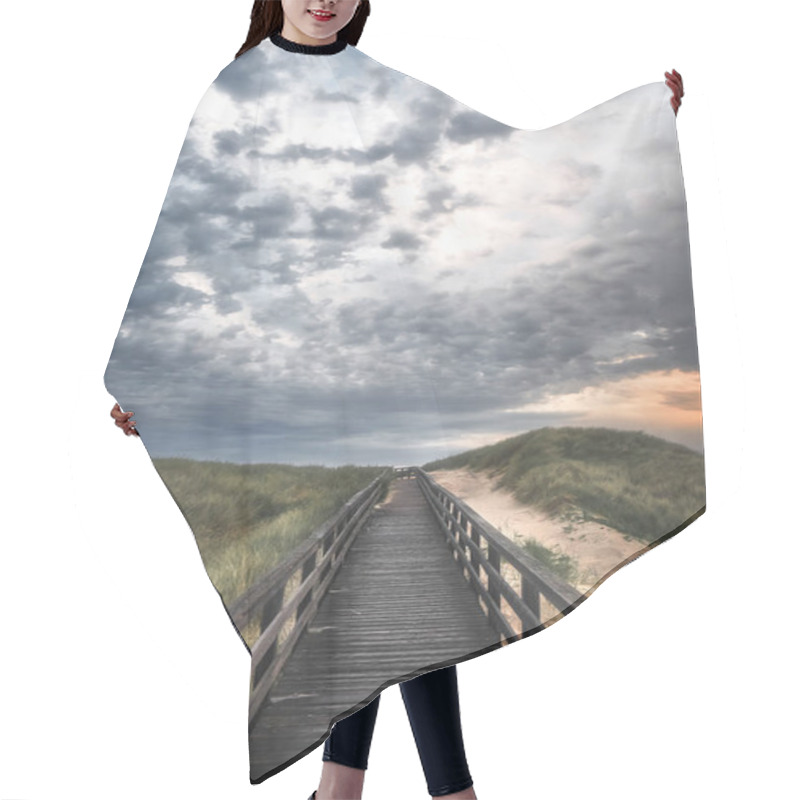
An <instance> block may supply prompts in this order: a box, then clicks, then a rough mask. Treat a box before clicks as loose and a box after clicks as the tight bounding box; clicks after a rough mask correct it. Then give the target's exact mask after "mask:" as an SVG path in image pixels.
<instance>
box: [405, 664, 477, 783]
mask: <svg viewBox="0 0 800 800" xmlns="http://www.w3.org/2000/svg"><path fill="white" fill-rule="evenodd" d="M400 691H401V692H402V695H403V701H404V702H405V704H406V711H407V712H408V719H409V722H410V723H411V730H412V731H413V732H414V740H415V741H416V743H417V750H418V752H419V757H420V761H421V762H422V769H423V771H424V773H425V779H426V781H427V784H428V792H429V793H430V795H431V796H432V797H438V796H439V795H443V794H450V793H451V792H459V791H461V790H463V789H467V788H469V787H470V786H472V783H473V781H472V776H471V775H470V771H469V766H468V765H467V756H466V753H465V752H464V739H463V735H462V730H461V709H460V706H459V702H458V677H457V675H456V667H455V664H454V665H452V666H450V667H445V668H444V669H437V670H434V671H433V672H426V673H425V674H424V675H420V676H418V677H416V678H412V679H411V680H410V681H404V682H403V683H401V684H400Z"/></svg>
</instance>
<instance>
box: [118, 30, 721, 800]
mask: <svg viewBox="0 0 800 800" xmlns="http://www.w3.org/2000/svg"><path fill="white" fill-rule="evenodd" d="M277 41H280V40H277ZM284 41H285V40H284ZM340 42H342V43H343V40H340ZM670 96H671V90H670V89H669V88H668V87H667V86H666V85H665V83H664V82H662V81H659V82H656V83H651V84H648V85H645V86H641V87H639V88H636V89H632V90H630V91H628V92H625V93H624V94H621V95H619V96H618V97H615V98H613V99H611V100H608V101H607V102H604V103H601V104H600V105H598V106H596V107H594V108H592V109H590V110H588V111H585V112H583V113H581V114H580V115H578V116H576V117H574V118H573V119H570V120H568V121H566V122H563V123H561V124H558V125H555V126H553V127H551V128H547V129H544V130H523V129H518V128H514V127H511V126H509V125H505V124H503V123H501V122H499V121H497V120H495V119H492V118H490V117H488V116H486V115H484V114H481V113H479V112H478V111H475V110H474V109H472V108H469V107H468V106H466V105H464V104H463V103H460V102H458V101H457V100H455V99H453V98H452V97H449V96H448V95H446V94H444V93H442V92H441V91H439V90H437V89H435V88H432V87H431V86H428V85H426V84H425V83H422V82H421V81H419V80H416V79H414V78H412V77H409V76H407V75H404V74H402V73H400V72H397V71H395V70H393V69H390V68H389V67H386V66H384V65H382V64H380V63H378V62H377V61H375V60H373V59H372V58H370V57H369V56H367V55H366V54H364V53H363V52H361V51H360V50H358V49H357V48H354V47H352V46H350V45H344V46H342V47H339V48H338V49H337V47H336V46H331V47H329V48H328V49H327V50H323V51H321V52H320V51H313V52H312V49H310V48H303V47H301V48H297V49H296V50H293V49H287V47H286V46H285V45H283V44H281V45H279V44H277V43H276V39H275V38H274V37H273V38H267V39H265V40H264V41H263V42H262V43H261V44H260V45H258V46H257V47H255V48H254V49H252V50H249V51H248V52H246V53H245V54H244V55H242V56H241V57H240V58H238V59H236V60H235V61H233V62H232V63H231V64H229V65H228V66H227V67H225V69H223V70H222V72H221V73H220V74H219V76H218V77H217V79H216V80H215V81H214V83H213V84H212V85H211V86H210V87H209V89H208V91H207V92H206V93H205V95H204V96H203V98H202V100H201V101H200V104H199V105H198V107H197V111H196V113H195V115H194V117H193V119H192V121H191V124H190V126H189V129H188V133H187V135H186V140H185V142H184V144H183V147H182V149H181V151H180V155H179V157H178V161H177V165H176V167H175V171H174V174H173V176H172V179H171V182H170V184H169V188H168V190H167V193H166V197H165V200H164V205H163V209H162V210H161V213H160V216H159V217H158V221H157V224H156V228H155V231H154V233H153V236H152V239H151V241H150V245H149V248H148V250H147V253H146V256H145V258H144V262H143V264H142V266H141V270H140V272H139V275H138V278H137V280H136V283H135V286H134V288H133V292H132V294H131V297H130V302H129V303H128V307H127V310H126V311H125V314H124V318H123V320H122V324H121V327H120V329H119V333H118V335H117V338H116V341H115V343H114V347H113V352H112V354H111V359H110V362H109V364H108V367H107V370H106V373H105V385H106V388H107V389H108V391H109V392H110V393H111V394H112V395H113V396H114V397H115V398H116V399H117V400H118V401H119V403H120V405H121V406H122V408H123V409H124V410H132V411H134V412H135V414H136V420H137V421H138V429H139V432H140V435H141V442H142V443H143V444H144V446H145V447H146V448H147V452H148V454H149V455H150V457H151V458H152V460H153V465H154V466H155V469H156V470H157V472H158V474H159V476H160V477H161V479H162V480H163V482H164V484H165V486H166V488H167V489H168V491H169V492H170V493H171V495H172V497H173V498H174V500H175V502H176V503H177V505H178V506H179V508H180V510H181V512H182V513H183V515H184V516H185V518H186V521H187V523H188V525H189V527H190V528H191V530H192V532H193V534H194V537H195V539H196V541H197V545H198V548H199V552H200V555H201V556H202V561H203V565H204V567H205V569H206V571H207V572H208V575H209V577H210V580H211V582H212V584H213V586H214V587H215V588H216V590H217V591H218V592H219V595H220V597H221V599H222V603H223V606H224V609H225V610H226V611H227V613H228V615H229V616H230V619H231V621H232V622H233V625H234V627H235V630H236V631H237V633H238V634H239V636H240V637H241V640H242V642H243V643H244V644H245V646H246V647H247V649H248V652H249V653H250V655H251V657H252V673H251V684H250V694H249V698H250V703H249V718H248V719H249V746H250V766H251V771H250V781H251V782H252V783H259V782H261V781H263V780H264V779H266V778H268V777H270V776H271V775H274V774H275V773H277V772H279V771H280V770H282V769H285V768H286V767H287V766H289V765H290V764H292V763H293V762H295V761H297V760H298V759H299V758H301V757H302V756H304V755H305V754H307V753H309V752H310V751H311V750H313V749H314V748H316V747H318V746H319V745H321V744H322V743H323V742H324V740H325V738H326V737H327V736H328V734H329V733H330V731H331V727H332V725H333V723H334V722H336V721H337V720H339V719H342V718H343V717H346V716H348V715H349V714H352V713H353V712H355V711H357V710H358V709H360V708H362V707H363V706H365V705H366V704H367V703H368V702H370V701H371V700H372V699H373V698H374V697H375V696H376V695H377V694H379V693H380V692H381V690H382V689H384V688H386V687H388V686H391V685H392V684H396V683H399V682H400V681H403V680H407V679H410V678H413V677H416V676H417V675H420V674H422V673H425V672H428V671H430V670H433V669H437V668H441V667H445V666H448V665H451V664H455V663H458V662H462V661H465V660H467V659H471V658H474V657H476V656H479V655H482V654H484V653H488V652H491V651H492V650H494V649H495V648H497V647H501V646H507V645H508V644H510V643H513V642H516V641H519V640H520V639H521V638H523V637H526V636H529V635H531V634H534V633H537V632H538V631H541V630H542V629H544V628H545V627H547V626H549V625H551V624H552V623H553V622H555V621H557V620H559V619H560V618H561V617H563V616H564V615H565V614H566V613H568V612H570V611H572V610H573V609H575V608H576V607H577V606H578V605H580V603H581V602H582V601H583V600H585V599H586V598H587V597H588V596H589V595H590V594H591V593H592V592H593V591H594V589H596V588H597V586H598V585H599V584H600V583H602V582H603V581H604V580H605V579H606V578H608V577H609V576H610V575H611V574H612V573H614V572H615V571H616V570H618V569H619V568H620V567H622V566H623V565H625V564H627V563H629V562H631V561H632V560H633V559H635V558H637V557H638V556H640V555H641V554H642V553H644V552H645V551H647V550H650V549H652V548H653V547H655V546H656V545H658V544H660V543H661V542H664V541H665V540H667V539H668V538H670V537H671V536H673V535H675V534H676V533H678V532H679V531H681V530H682V529H683V528H685V527H686V526H687V525H689V523H690V522H692V521H693V520H695V519H696V518H697V517H698V516H699V515H701V514H702V513H703V512H704V510H705V473H704V462H703V455H702V451H703V447H702V417H701V405H700V380H699V367H698V355H697V338H696V330H695V319H694V306H693V294H692V277H691V267H690V259H689V240H688V232H687V231H688V226H687V214H686V203H685V195H684V188H683V179H682V172H681V166H680V155H679V151H678V144H677V137H676V118H675V114H674V112H673V110H672V108H671V106H670V102H669V99H670ZM635 601H636V598H632V602H635ZM225 624H227V622H226V623H225ZM421 787H423V788H424V784H423V783H422V781H421Z"/></svg>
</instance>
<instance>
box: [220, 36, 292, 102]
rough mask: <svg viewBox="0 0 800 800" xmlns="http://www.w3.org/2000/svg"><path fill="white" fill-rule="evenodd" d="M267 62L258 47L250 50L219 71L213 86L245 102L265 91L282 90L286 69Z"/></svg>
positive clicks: (285, 79) (256, 98)
mask: <svg viewBox="0 0 800 800" xmlns="http://www.w3.org/2000/svg"><path fill="white" fill-rule="evenodd" d="M265 62H266V59H265V58H264V54H263V53H262V52H261V51H260V50H259V49H258V48H254V49H252V50H248V51H247V52H246V53H243V54H242V55H241V56H239V58H238V59H236V60H235V61H232V62H231V63H230V64H228V66H227V67H225V69H223V70H222V72H220V73H219V75H218V76H217V79H216V80H215V81H214V84H213V86H214V88H215V89H218V90H220V91H221V92H224V93H225V94H227V95H228V96H230V97H231V98H232V99H234V100H237V101H244V102H246V101H249V100H258V99H259V97H260V96H261V95H262V93H264V92H267V93H271V92H276V91H280V90H281V89H282V88H283V86H284V84H285V82H286V81H287V78H288V76H287V75H286V72H285V70H281V69H276V68H275V67H272V68H270V67H269V66H268V65H267V64H266V63H265Z"/></svg>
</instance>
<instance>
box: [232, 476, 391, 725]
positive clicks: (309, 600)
mask: <svg viewBox="0 0 800 800" xmlns="http://www.w3.org/2000/svg"><path fill="white" fill-rule="evenodd" d="M391 473H392V470H391V469H390V468H389V469H385V470H384V471H383V472H382V473H381V474H380V475H378V476H377V477H376V478H374V479H373V480H372V481H371V482H370V484H369V485H368V486H366V487H365V488H364V489H360V490H359V491H358V492H356V493H355V494H354V495H353V496H352V497H351V498H350V499H349V500H348V501H347V502H346V503H345V504H344V505H343V506H342V507H341V508H340V509H339V510H338V511H337V512H336V513H335V514H333V515H331V517H329V518H328V519H327V520H326V521H325V522H323V523H322V524H321V525H319V526H317V528H315V530H314V531H313V532H312V533H311V534H310V535H309V536H308V537H307V538H306V539H305V540H304V541H303V542H301V543H300V544H299V545H297V547H295V548H294V549H293V550H291V551H290V552H289V554H288V555H287V556H286V557H285V558H284V559H283V560H282V561H281V563H280V564H278V565H276V566H275V567H273V568H272V569H271V570H269V571H268V572H266V573H265V574H264V575H263V576H262V577H261V578H259V580H258V581H257V582H256V583H255V584H254V585H253V586H251V587H249V588H248V589H247V590H246V591H245V592H244V593H243V594H242V595H240V597H238V598H237V599H236V601H234V603H233V604H232V606H231V609H230V617H231V619H232V620H233V622H234V623H235V624H236V626H237V627H238V628H239V630H241V629H243V628H244V627H245V626H246V625H248V624H249V623H250V622H251V621H252V620H253V619H254V618H255V617H256V615H257V614H259V613H260V618H261V633H260V634H259V636H258V639H257V640H256V642H255V644H254V645H253V647H252V649H250V648H248V649H250V654H251V702H250V709H249V723H250V725H251V726H252V725H253V724H254V722H255V718H256V716H257V714H258V711H259V710H260V708H261V706H262V705H263V703H264V701H265V699H266V697H267V695H268V694H269V691H270V689H271V688H272V685H273V684H274V682H275V680H276V679H277V677H278V675H279V673H280V670H281V669H282V668H283V665H284V664H285V663H286V661H287V660H288V659H289V656H290V655H291V653H292V650H293V649H294V646H295V645H296V644H297V641H298V639H299V638H300V635H301V634H302V633H303V631H304V630H305V627H306V625H308V623H309V622H310V621H311V620H312V619H313V617H314V615H315V614H316V612H317V608H318V607H319V604H320V602H321V600H322V598H323V597H324V595H325V592H326V590H327V588H328V586H329V585H330V583H331V581H332V580H333V579H334V577H335V575H336V573H337V571H338V569H339V567H340V566H341V564H342V562H343V560H344V557H345V555H346V553H347V550H348V549H349V547H350V544H351V543H352V541H353V538H354V537H355V534H356V533H357V532H358V531H359V530H360V528H361V526H362V525H363V524H364V521H365V519H366V517H367V511H368V510H369V509H370V508H371V507H372V505H373V504H374V502H375V500H376V499H377V497H378V495H379V494H380V492H381V489H382V486H383V484H385V483H386V482H388V480H390V479H391ZM318 552H321V554H322V555H321V558H320V559H319V561H318V560H317V554H318ZM299 569H302V575H301V578H300V582H299V585H298V586H296V587H295V588H294V589H293V590H292V591H291V593H290V594H289V595H288V596H285V593H286V587H287V584H288V582H289V580H290V579H291V577H292V576H293V575H294V574H295V573H296V572H297V571H298V570H299ZM287 623H293V626H292V629H291V631H290V632H289V634H288V636H287V637H286V639H285V641H283V642H279V636H280V633H281V630H282V629H283V628H284V626H285V625H286V624H287Z"/></svg>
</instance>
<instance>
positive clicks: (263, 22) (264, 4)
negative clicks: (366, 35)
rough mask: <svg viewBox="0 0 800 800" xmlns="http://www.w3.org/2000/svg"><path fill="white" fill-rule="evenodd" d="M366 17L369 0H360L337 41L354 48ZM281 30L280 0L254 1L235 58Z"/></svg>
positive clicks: (281, 8)
mask: <svg viewBox="0 0 800 800" xmlns="http://www.w3.org/2000/svg"><path fill="white" fill-rule="evenodd" d="M368 16H369V0H361V3H360V4H359V6H358V8H356V13H355V14H353V18H352V19H351V20H350V22H348V23H347V25H345V26H344V28H342V29H341V30H340V31H339V33H338V34H337V36H336V39H337V41H338V40H339V39H346V40H347V43H348V44H351V45H354V46H355V45H356V44H358V40H359V39H360V38H361V32H362V31H363V30H364V24H365V23H366V21H367V17H368ZM282 30H283V6H282V5H281V3H280V0H255V2H254V3H253V10H252V11H251V12H250V30H249V31H248V32H247V39H245V42H244V44H243V45H242V46H241V47H240V48H239V52H238V53H237V54H236V56H235V57H236V58H239V56H240V55H242V53H246V52H247V51H248V50H251V49H252V48H254V47H256V46H257V45H259V44H260V43H261V42H263V41H264V39H266V38H267V36H272V34H273V33H275V32H278V33H280V32H281V31H282Z"/></svg>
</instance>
